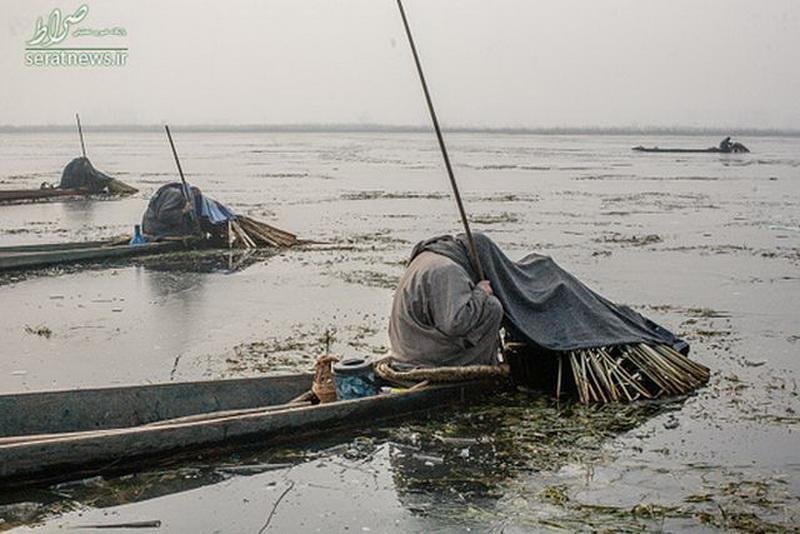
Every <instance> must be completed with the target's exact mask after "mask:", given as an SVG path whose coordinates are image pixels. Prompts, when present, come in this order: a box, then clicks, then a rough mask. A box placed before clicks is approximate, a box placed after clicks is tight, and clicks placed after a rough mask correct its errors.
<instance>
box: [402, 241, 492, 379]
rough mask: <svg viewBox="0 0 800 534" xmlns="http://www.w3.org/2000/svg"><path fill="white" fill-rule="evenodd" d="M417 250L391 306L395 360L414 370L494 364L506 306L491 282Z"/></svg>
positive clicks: (420, 247)
mask: <svg viewBox="0 0 800 534" xmlns="http://www.w3.org/2000/svg"><path fill="white" fill-rule="evenodd" d="M425 243H427V241H423V242H422V243H420V244H419V245H417V246H416V247H415V248H414V251H413V252H412V254H411V260H410V262H409V264H408V267H407V269H406V272H405V274H404V275H403V277H402V278H401V280H400V283H399V285H398V287H397V290H396V291H395V294H394V301H393V303H392V316H391V319H390V322H389V340H390V343H391V349H392V358H393V359H394V360H396V361H398V362H400V363H401V365H402V364H406V365H407V366H410V367H445V366H466V365H493V364H495V363H497V361H498V351H499V348H500V347H499V339H500V338H499V332H500V326H501V323H502V321H503V306H502V305H501V304H500V301H499V300H498V299H497V297H495V296H494V293H493V291H492V286H491V283H490V282H489V281H488V280H481V281H478V282H475V281H473V278H472V274H471V273H469V272H467V270H466V269H465V268H464V267H463V266H462V265H461V264H459V263H458V262H456V261H454V260H453V259H451V258H449V257H448V256H445V255H443V254H439V253H437V252H433V251H430V250H425V245H424V244H425Z"/></svg>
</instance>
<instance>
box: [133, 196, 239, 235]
mask: <svg viewBox="0 0 800 534" xmlns="http://www.w3.org/2000/svg"><path fill="white" fill-rule="evenodd" d="M188 189H189V190H190V191H191V196H192V200H193V203H194V210H195V214H196V215H197V218H198V219H199V220H200V225H201V227H203V229H204V230H205V231H209V230H211V229H212V228H213V227H215V226H219V225H222V224H225V223H227V222H228V221H233V220H235V219H236V214H235V213H234V212H233V210H231V209H230V208H228V207H227V206H225V205H223V204H220V203H219V202H217V201H216V200H214V199H212V198H209V197H207V196H205V195H203V193H202V192H201V191H200V189H198V188H197V187H194V186H188ZM185 206H186V198H185V195H184V189H183V185H182V184H180V183H178V182H173V183H170V184H166V185H164V186H162V187H160V188H159V189H158V191H156V193H155V194H154V195H153V197H152V198H151V199H150V203H149V204H148V205H147V211H145V213H144V216H143V217H142V231H143V232H144V234H145V235H147V236H150V237H152V238H155V239H159V238H162V237H179V236H187V235H192V234H194V233H195V232H194V227H193V225H192V221H191V219H190V217H189V216H188V213H187V212H186V211H185V209H184V208H185Z"/></svg>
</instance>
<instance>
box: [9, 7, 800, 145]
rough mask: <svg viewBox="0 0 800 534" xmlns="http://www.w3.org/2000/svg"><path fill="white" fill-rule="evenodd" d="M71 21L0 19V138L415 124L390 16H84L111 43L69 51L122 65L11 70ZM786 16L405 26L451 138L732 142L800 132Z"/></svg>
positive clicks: (602, 12) (450, 15) (534, 17)
mask: <svg viewBox="0 0 800 534" xmlns="http://www.w3.org/2000/svg"><path fill="white" fill-rule="evenodd" d="M80 5H82V2H80V1H78V2H63V3H60V4H53V3H51V2H47V1H43V0H33V1H30V2H24V3H23V2H17V3H12V4H9V5H6V6H4V7H5V10H4V21H3V22H4V24H2V25H0V71H2V72H3V73H4V78H5V80H6V83H4V84H3V85H2V88H0V124H2V125H7V126H36V125H48V124H54V123H55V124H68V123H69V121H70V119H71V117H72V116H73V114H74V113H75V112H76V111H77V112H80V113H81V116H82V117H83V116H85V118H86V122H87V123H88V124H130V125H149V124H163V123H169V124H176V125H178V124H202V125H231V124H238V125H242V124H258V125H263V124H270V125H286V124H294V125H298V124H300V125H308V124H316V125H319V124H339V125H354V124H357V125H363V124H378V125H424V124H428V118H427V111H426V109H425V105H424V100H423V98H422V94H421V91H420V88H419V82H418V80H417V78H416V73H415V71H414V66H413V62H412V58H411V54H410V52H409V50H408V46H407V44H406V42H405V36H404V34H403V30H402V25H401V23H400V19H399V16H398V13H397V10H396V5H395V2H394V1H391V0H385V1H378V0H349V1H348V2H344V3H342V2H336V3H332V2H319V1H313V0H302V1H298V0H293V1H289V0H273V1H271V2H266V3H254V2H250V1H245V0H237V1H232V2H228V3H226V5H225V9H219V8H218V7H217V4H216V3H210V2H185V1H176V2H170V3H163V2H154V1H149V0H145V1H139V2H130V1H121V2H115V3H88V4H86V5H87V6H88V15H87V16H86V18H85V20H84V22H82V24H83V25H85V26H86V27H88V28H93V29H98V28H99V29H107V28H112V29H114V28H119V29H122V30H124V36H119V35H117V36H113V35H112V36H107V37H103V38H96V39H94V40H93V41H90V40H87V38H81V37H71V36H70V37H69V38H68V42H70V43H71V44H70V45H69V46H78V45H83V44H88V43H93V44H96V45H103V46H111V45H115V46H116V45H119V46H124V47H125V50H126V53H127V54H129V57H127V59H126V61H125V62H123V64H122V65H121V66H115V67H83V68H81V67H53V66H44V67H41V66H40V67H36V66H30V65H26V61H27V60H26V55H25V54H27V53H28V52H26V50H27V49H26V46H29V45H27V44H26V43H28V42H30V40H31V36H32V35H33V34H34V28H35V23H36V21H37V19H38V18H39V17H45V18H46V17H47V15H48V13H50V11H51V10H52V9H53V8H55V7H58V8H60V9H62V10H63V11H64V13H71V12H73V11H74V10H75V9H77V8H78V6H80ZM794 6H795V4H794V3H793V2H792V1H791V0H775V1H773V2H769V3H753V2H746V1H744V0H732V1H723V0H711V1H708V2H703V3H697V2H692V1H691V0H678V1H676V2H670V3H666V4H665V3H656V2H647V1H641V0H615V1H609V2H603V3H597V2H581V1H579V0H569V1H558V2H557V1H553V0H550V1H543V2H536V3H531V2H522V1H512V0H505V1H501V2H497V3H494V4H492V6H491V9H488V8H487V4H486V3H484V2H479V1H477V0H463V1H459V2H455V1H454V0H442V1H440V2H422V1H420V0H408V1H407V3H406V10H407V13H408V17H409V21H410V23H411V26H412V29H413V31H414V33H415V37H416V40H417V45H418V47H419V51H420V56H421V59H422V62H423V66H424V68H425V72H426V75H427V78H428V82H429V85H430V87H431V92H432V95H433V100H434V103H435V105H436V107H437V111H438V113H439V116H440V119H441V121H442V123H443V125H445V126H446V127H447V126H448V125H450V126H449V128H451V129H452V128H468V129H485V128H499V129H524V130H538V129H583V128H589V129H598V128H600V129H601V128H610V129H615V128H621V129H636V130H650V129H657V128H673V129H679V130H685V129H695V128H699V129H704V128H709V127H711V128H713V129H715V130H717V131H722V130H725V131H737V130H739V131H740V130H760V129H764V130H796V129H800V99H798V98H797V94H800V63H798V62H797V61H796V51H797V50H800V13H798V10H797V9H794ZM189 14H191V16H190V17H189ZM688 14H691V16H688ZM82 39H83V40H82ZM69 40H71V41H69ZM709 125H712V126H709ZM412 127H416V126H412Z"/></svg>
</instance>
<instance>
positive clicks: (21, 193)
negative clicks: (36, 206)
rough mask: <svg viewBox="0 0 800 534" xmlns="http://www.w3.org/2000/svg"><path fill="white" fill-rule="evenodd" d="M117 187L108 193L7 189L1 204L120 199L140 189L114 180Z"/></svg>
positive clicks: (72, 190) (2, 193)
mask: <svg viewBox="0 0 800 534" xmlns="http://www.w3.org/2000/svg"><path fill="white" fill-rule="evenodd" d="M114 183H115V187H114V188H113V190H111V191H108V192H97V191H90V190H89V189H67V188H61V187H42V188H40V189H6V190H0V204H12V203H19V202H35V201H37V200H50V199H55V198H62V199H71V198H88V197H97V198H118V197H123V196H126V195H132V194H133V193H136V192H137V191H138V189H136V188H133V187H130V186H129V185H127V184H124V183H122V182H120V181H118V180H114Z"/></svg>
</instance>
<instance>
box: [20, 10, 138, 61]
mask: <svg viewBox="0 0 800 534" xmlns="http://www.w3.org/2000/svg"><path fill="white" fill-rule="evenodd" d="M88 15H89V6H87V5H86V4H84V5H82V6H80V7H79V8H78V9H76V10H75V11H74V12H73V13H71V14H68V15H64V14H63V13H62V11H61V10H60V9H58V8H55V9H53V10H52V11H51V12H50V14H49V16H47V18H45V17H39V18H38V19H36V24H35V26H34V29H33V36H32V37H31V38H30V39H28V40H27V41H25V45H26V46H25V65H26V66H28V67H122V66H124V65H125V64H126V62H127V60H128V47H127V46H107V43H106V42H103V38H106V37H116V38H124V37H126V36H127V35H128V33H127V31H126V30H125V28H122V27H120V26H114V27H111V28H102V29H95V28H83V27H81V28H79V27H78V25H79V24H81V23H82V22H83V21H84V20H86V17H87V16H88ZM68 37H72V38H88V39H89V41H90V42H87V41H86V40H84V41H81V42H79V44H85V46H67V44H72V43H71V42H70V43H67V42H66V41H67V38H68ZM98 41H100V42H98ZM100 45H104V46H100Z"/></svg>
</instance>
